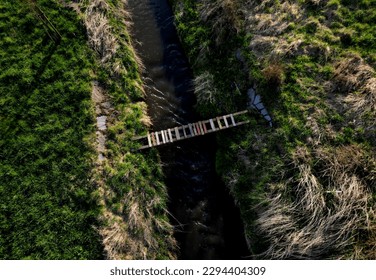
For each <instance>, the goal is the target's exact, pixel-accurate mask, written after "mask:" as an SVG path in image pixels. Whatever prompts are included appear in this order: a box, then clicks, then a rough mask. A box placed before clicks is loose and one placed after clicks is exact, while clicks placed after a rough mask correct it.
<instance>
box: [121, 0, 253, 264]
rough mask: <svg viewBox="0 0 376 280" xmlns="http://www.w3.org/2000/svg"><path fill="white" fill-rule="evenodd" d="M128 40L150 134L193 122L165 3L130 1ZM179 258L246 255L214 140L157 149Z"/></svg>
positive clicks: (185, 71) (187, 76)
mask: <svg viewBox="0 0 376 280" xmlns="http://www.w3.org/2000/svg"><path fill="white" fill-rule="evenodd" d="M128 9H129V11H130V12H131V15H132V22H133V25H132V28H131V31H132V38H133V41H134V42H135V48H136V50H137V52H138V53H139V55H140V57H141V59H142V61H143V63H144V65H145V70H144V73H143V80H144V83H145V85H146V102H147V104H148V108H149V115H150V117H151V118H152V121H153V129H154V130H160V129H166V128H169V127H173V126H176V125H180V124H186V123H188V122H192V121H194V120H197V119H198V118H199V116H197V115H196V114H195V112H194V107H193V106H194V104H195V97H194V92H193V91H192V86H191V81H192V73H191V70H190V67H189V64H188V61H187V59H186V57H185V55H184V52H183V50H182V47H181V45H180V42H179V38H178V36H177V33H176V30H175V27H174V23H173V20H174V19H173V15H172V10H171V7H170V6H169V4H168V1H167V0H129V1H128ZM159 150H160V155H161V158H162V162H163V165H164V173H165V175H166V184H167V187H168V190H169V196H170V203H169V211H170V212H171V218H170V220H171V222H172V223H173V224H174V225H175V228H176V231H175V237H176V239H177V241H178V243H179V247H180V253H179V258H180V259H242V258H244V257H246V256H247V255H249V252H248V250H247V245H246V242H245V238H244V230H243V226H242V222H241V219H240V213H239V210H238V209H237V207H235V205H234V202H233V200H232V198H231V197H230V195H229V193H228V191H227V189H226V188H225V186H224V185H223V183H222V182H221V181H220V180H219V178H218V176H217V175H216V172H215V166H214V164H215V136H214V135H206V136H202V137H197V138H194V139H191V140H185V141H181V142H178V143H176V144H174V145H171V146H167V147H163V148H159Z"/></svg>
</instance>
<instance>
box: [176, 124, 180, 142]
mask: <svg viewBox="0 0 376 280" xmlns="http://www.w3.org/2000/svg"><path fill="white" fill-rule="evenodd" d="M175 137H176V139H177V140H180V131H179V128H178V127H175Z"/></svg>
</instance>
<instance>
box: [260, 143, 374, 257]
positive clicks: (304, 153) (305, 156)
mask: <svg viewBox="0 0 376 280" xmlns="http://www.w3.org/2000/svg"><path fill="white" fill-rule="evenodd" d="M312 158H315V161H317V162H318V163H317V164H316V166H315V169H317V170H316V171H315V172H313V170H312V167H311V165H310V162H311V161H312V160H313V159H312ZM375 162H376V161H375V159H370V158H368V157H367V156H366V155H365V154H364V152H363V150H362V149H361V147H358V146H355V145H349V146H343V147H339V148H337V149H335V150H328V149H317V150H315V152H314V153H313V154H311V153H309V152H308V150H307V149H306V148H304V147H301V148H299V149H297V150H296V153H295V155H294V161H293V165H294V166H295V170H296V171H297V174H298V176H297V177H296V178H295V177H294V178H288V179H286V180H285V181H284V182H281V183H279V184H276V185H273V186H271V189H272V190H274V193H271V194H270V196H269V198H268V199H267V202H268V206H267V207H266V208H262V211H260V215H259V218H258V219H257V222H256V224H257V226H258V229H259V232H260V234H261V235H262V236H266V237H267V239H268V241H269V247H268V249H267V250H266V251H265V252H264V253H263V254H262V256H263V257H265V258H272V259H318V258H324V257H332V256H335V257H337V258H349V257H350V258H351V257H353V256H349V255H338V254H345V253H344V252H346V250H347V249H353V248H354V246H356V245H357V242H358V233H359V232H360V231H363V232H366V233H367V235H369V238H374V235H375V229H376V228H375V225H374V224H373V223H372V221H373V220H374V218H375V216H374V207H372V205H371V204H370V202H371V199H372V191H374V189H375V186H374V185H372V182H375V172H376V164H375ZM373 184H374V183H373ZM369 238H366V242H370V239H369ZM372 240H374V239H372ZM363 241H364V240H363ZM354 252H355V251H354ZM363 257H364V255H363ZM368 257H369V255H368Z"/></svg>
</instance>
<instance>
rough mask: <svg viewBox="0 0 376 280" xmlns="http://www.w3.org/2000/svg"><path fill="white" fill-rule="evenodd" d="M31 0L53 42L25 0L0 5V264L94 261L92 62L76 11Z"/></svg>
mask: <svg viewBox="0 0 376 280" xmlns="http://www.w3.org/2000/svg"><path fill="white" fill-rule="evenodd" d="M39 3H40V5H41V7H42V8H43V10H44V11H45V13H46V14H47V15H48V17H50V19H51V20H52V22H53V23H54V24H55V25H56V27H57V29H58V30H59V31H60V33H61V34H62V36H63V39H62V40H61V42H60V43H59V44H55V43H54V42H53V41H52V40H51V39H50V38H49V37H48V36H47V33H46V31H45V29H44V27H43V25H42V23H41V22H40V21H38V20H37V18H36V17H35V15H34V14H33V12H32V11H31V10H30V8H29V6H28V5H27V4H26V2H24V1H2V2H1V4H0V17H1V20H0V45H1V46H0V68H1V74H0V130H1V132H0V149H1V153H0V162H1V164H0V197H1V199H0V258H1V259H24V258H32V259H86V258H90V259H93V258H94V259H96V258H102V248H101V242H100V237H99V235H98V233H97V232H96V231H95V229H94V226H96V225H97V221H96V217H97V215H98V213H99V207H98V206H97V205H96V201H95V198H94V197H93V195H92V192H93V188H92V186H91V184H90V182H89V178H90V172H91V162H90V158H91V155H92V153H93V151H92V150H91V149H90V148H89V146H88V145H87V141H85V139H86V138H87V137H88V136H89V135H90V134H92V133H93V125H92V123H93V114H92V110H91V104H90V93H91V78H90V74H89V73H90V70H91V68H92V65H93V59H92V55H91V51H90V50H89V48H88V47H86V37H85V31H84V29H83V28H82V26H81V25H80V23H79V20H78V18H77V16H76V15H75V13H74V12H73V11H69V10H66V9H63V8H62V7H61V6H58V5H57V4H56V3H55V2H54V1H39Z"/></svg>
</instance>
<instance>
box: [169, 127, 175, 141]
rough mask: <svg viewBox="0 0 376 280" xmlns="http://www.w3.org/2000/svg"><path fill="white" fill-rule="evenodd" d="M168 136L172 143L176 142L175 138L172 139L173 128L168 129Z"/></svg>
mask: <svg viewBox="0 0 376 280" xmlns="http://www.w3.org/2000/svg"><path fill="white" fill-rule="evenodd" d="M168 134H170V142H171V143H172V142H174V138H172V132H171V128H169V129H168Z"/></svg>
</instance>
